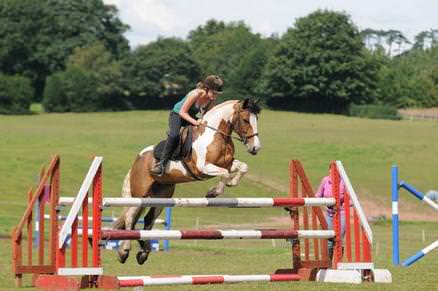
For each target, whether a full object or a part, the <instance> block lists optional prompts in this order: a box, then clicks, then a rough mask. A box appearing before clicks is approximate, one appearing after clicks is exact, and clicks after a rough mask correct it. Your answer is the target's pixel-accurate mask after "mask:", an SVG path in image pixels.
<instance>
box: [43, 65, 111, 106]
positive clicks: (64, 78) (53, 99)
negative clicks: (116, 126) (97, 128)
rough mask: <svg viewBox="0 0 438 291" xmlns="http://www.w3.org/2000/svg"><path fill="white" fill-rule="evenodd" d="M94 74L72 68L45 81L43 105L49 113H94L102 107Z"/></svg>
mask: <svg viewBox="0 0 438 291" xmlns="http://www.w3.org/2000/svg"><path fill="white" fill-rule="evenodd" d="M98 82H99V80H98V77H97V75H96V73H94V72H92V71H89V70H86V69H84V68H80V67H72V68H70V69H68V70H66V71H64V72H59V73H55V74H54V75H52V76H50V77H49V78H48V79H47V86H46V88H45V91H44V96H45V98H44V100H43V105H44V108H45V109H46V111H49V112H94V111H100V110H102V107H103V102H102V98H101V96H100V95H99V93H98V92H97V88H96V84H97V83H98Z"/></svg>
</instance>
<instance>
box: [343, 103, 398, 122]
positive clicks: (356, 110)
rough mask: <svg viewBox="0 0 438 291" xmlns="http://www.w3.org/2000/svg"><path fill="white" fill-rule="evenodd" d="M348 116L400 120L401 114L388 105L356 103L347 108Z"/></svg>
mask: <svg viewBox="0 0 438 291" xmlns="http://www.w3.org/2000/svg"><path fill="white" fill-rule="evenodd" d="M348 113H349V115H350V116H357V117H363V118H371V119H391V120H400V119H401V116H400V114H399V113H398V111H397V108H396V107H393V106H390V105H380V104H368V105H357V104H352V105H350V108H349V112H348Z"/></svg>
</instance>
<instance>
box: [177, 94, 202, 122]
mask: <svg viewBox="0 0 438 291" xmlns="http://www.w3.org/2000/svg"><path fill="white" fill-rule="evenodd" d="M186 99H187V95H186V96H185V97H184V98H183V99H181V100H180V101H179V102H177V103H176V104H175V105H174V106H173V109H172V110H173V112H176V113H179V112H180V111H181V107H182V105H183V104H184V102H185V101H186ZM198 112H199V109H198V107H196V102H195V103H193V105H192V106H191V107H190V109H189V112H188V113H189V115H190V116H191V117H192V118H193V119H196V114H198Z"/></svg>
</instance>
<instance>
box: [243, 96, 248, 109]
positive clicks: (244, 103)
mask: <svg viewBox="0 0 438 291" xmlns="http://www.w3.org/2000/svg"><path fill="white" fill-rule="evenodd" d="M248 104H249V98H245V99H244V100H243V103H242V109H245V108H248Z"/></svg>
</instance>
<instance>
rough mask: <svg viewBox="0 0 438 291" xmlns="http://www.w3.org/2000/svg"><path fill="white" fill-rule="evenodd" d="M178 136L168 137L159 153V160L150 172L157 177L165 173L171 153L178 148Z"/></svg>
mask: <svg viewBox="0 0 438 291" xmlns="http://www.w3.org/2000/svg"><path fill="white" fill-rule="evenodd" d="M178 141H179V136H169V137H167V140H166V144H165V145H164V149H163V152H162V153H161V157H160V160H159V161H158V163H156V164H155V165H154V166H153V167H152V169H151V172H152V173H154V174H156V175H157V176H163V175H164V172H165V171H166V166H167V163H168V162H169V159H170V157H171V156H172V154H173V151H174V150H175V148H176V147H177V146H178Z"/></svg>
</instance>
